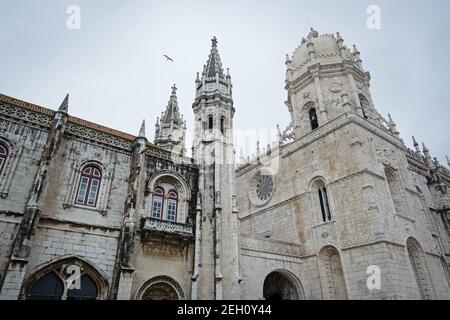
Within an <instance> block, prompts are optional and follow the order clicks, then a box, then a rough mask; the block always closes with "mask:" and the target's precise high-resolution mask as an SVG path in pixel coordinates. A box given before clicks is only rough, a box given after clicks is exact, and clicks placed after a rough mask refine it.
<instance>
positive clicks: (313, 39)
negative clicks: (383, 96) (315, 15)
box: [285, 28, 389, 139]
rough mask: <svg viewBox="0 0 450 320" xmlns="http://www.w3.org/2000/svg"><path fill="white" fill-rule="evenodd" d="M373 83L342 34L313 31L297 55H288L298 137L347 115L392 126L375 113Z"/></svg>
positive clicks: (291, 108) (289, 87) (291, 102)
mask: <svg viewBox="0 0 450 320" xmlns="http://www.w3.org/2000/svg"><path fill="white" fill-rule="evenodd" d="M370 79H371V77H370V74H369V72H367V71H365V70H364V68H363V65H362V59H361V55H360V52H359V51H358V49H357V48H356V46H354V45H353V46H352V48H351V49H350V48H348V47H347V46H346V45H345V44H344V39H343V38H342V37H341V35H340V34H339V33H336V34H319V33H318V32H317V31H316V30H314V29H313V28H311V31H310V32H309V34H308V36H307V38H306V39H305V38H303V39H302V41H301V43H300V45H299V46H298V47H297V49H295V50H294V52H293V54H292V55H291V56H289V55H286V81H285V83H286V86H285V88H286V90H287V93H288V98H287V101H286V105H287V107H288V109H289V112H290V114H291V129H292V130H293V132H294V133H295V137H296V138H297V139H298V138H300V137H302V136H304V135H306V134H308V133H309V132H311V131H313V130H315V129H317V128H318V127H320V126H322V125H324V124H326V123H327V122H329V121H331V120H333V119H335V118H337V117H339V116H341V115H343V114H344V113H347V114H357V115H358V116H360V117H363V118H365V119H366V120H368V121H370V122H372V123H374V124H375V125H377V126H379V127H381V126H383V125H389V123H388V121H387V120H385V119H384V118H383V117H382V116H381V115H380V114H379V113H378V112H377V110H376V109H375V106H374V103H373V101H372V97H371V94H370Z"/></svg>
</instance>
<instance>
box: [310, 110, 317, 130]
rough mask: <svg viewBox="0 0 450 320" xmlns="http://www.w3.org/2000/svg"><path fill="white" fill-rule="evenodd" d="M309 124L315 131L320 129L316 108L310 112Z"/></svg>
mask: <svg viewBox="0 0 450 320" xmlns="http://www.w3.org/2000/svg"><path fill="white" fill-rule="evenodd" d="M309 122H310V123H311V130H315V129H317V128H318V127H319V121H318V120H317V114H316V109H315V108H312V109H310V110H309Z"/></svg>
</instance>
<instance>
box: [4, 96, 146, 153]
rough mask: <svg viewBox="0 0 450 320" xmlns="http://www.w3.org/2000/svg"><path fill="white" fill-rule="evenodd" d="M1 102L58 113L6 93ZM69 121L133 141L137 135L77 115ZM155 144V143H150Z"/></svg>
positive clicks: (52, 114) (51, 114)
mask: <svg viewBox="0 0 450 320" xmlns="http://www.w3.org/2000/svg"><path fill="white" fill-rule="evenodd" d="M0 102H5V103H9V104H12V105H15V106H17V107H21V108H24V109H27V110H31V111H34V112H38V113H42V114H46V115H48V116H51V117H53V116H54V115H55V113H56V111H55V110H53V109H50V108H46V107H42V106H40V105H37V104H34V103H30V102H27V101H24V100H20V99H17V98H14V97H11V96H8V95H5V94H2V93H0ZM69 122H71V123H74V124H78V125H80V126H83V127H86V128H90V129H94V130H97V131H100V132H103V133H107V134H111V135H113V136H116V137H119V138H123V139H126V140H130V141H133V140H134V139H135V138H136V136H134V135H132V134H129V133H126V132H123V131H120V130H116V129H113V128H110V127H106V126H103V125H101V124H97V123H94V122H91V121H88V120H84V119H81V118H78V117H75V116H70V115H69ZM150 145H153V144H150Z"/></svg>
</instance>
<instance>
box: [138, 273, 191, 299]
mask: <svg viewBox="0 0 450 320" xmlns="http://www.w3.org/2000/svg"><path fill="white" fill-rule="evenodd" d="M184 299H185V296H184V292H183V289H182V288H181V286H180V284H179V283H178V282H177V281H175V280H174V279H172V278H171V277H168V276H156V277H153V278H151V279H150V280H148V281H146V282H145V283H144V284H143V285H142V286H141V287H140V288H139V290H138V292H137V294H136V300H184Z"/></svg>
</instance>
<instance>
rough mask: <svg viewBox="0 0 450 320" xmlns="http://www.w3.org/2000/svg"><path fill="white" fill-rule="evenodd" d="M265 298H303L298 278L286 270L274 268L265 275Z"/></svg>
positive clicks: (270, 299) (271, 299) (272, 299)
mask: <svg viewBox="0 0 450 320" xmlns="http://www.w3.org/2000/svg"><path fill="white" fill-rule="evenodd" d="M263 297H264V299H265V300H269V301H274V300H303V299H304V298H305V297H304V293H303V287H302V285H301V282H300V280H298V279H297V277H296V276H295V275H293V274H292V273H291V272H288V271H286V270H276V271H273V272H271V273H269V274H268V275H267V277H266V278H265V279H264V284H263Z"/></svg>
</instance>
